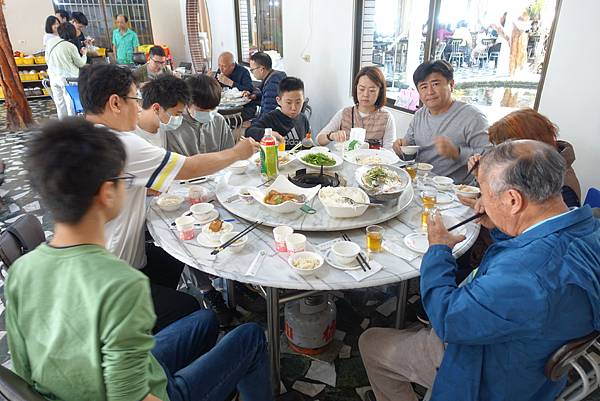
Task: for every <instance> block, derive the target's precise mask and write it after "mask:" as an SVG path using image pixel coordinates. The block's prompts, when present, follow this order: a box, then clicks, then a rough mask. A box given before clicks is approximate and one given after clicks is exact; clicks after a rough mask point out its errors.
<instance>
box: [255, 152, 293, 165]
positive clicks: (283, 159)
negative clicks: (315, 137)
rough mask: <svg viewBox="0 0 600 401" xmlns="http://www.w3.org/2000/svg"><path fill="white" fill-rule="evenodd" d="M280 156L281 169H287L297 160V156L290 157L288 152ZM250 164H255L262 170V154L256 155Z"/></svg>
mask: <svg viewBox="0 0 600 401" xmlns="http://www.w3.org/2000/svg"><path fill="white" fill-rule="evenodd" d="M278 155H279V168H281V167H285V166H287V165H288V164H290V163H291V162H293V161H294V160H296V156H295V155H290V154H289V153H288V152H281V153H280V154H279V153H278ZM250 162H251V163H254V165H255V166H258V167H259V169H260V152H258V153H255V154H254V156H252V157H251V158H250Z"/></svg>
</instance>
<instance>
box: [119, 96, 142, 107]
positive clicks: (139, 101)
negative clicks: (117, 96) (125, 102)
mask: <svg viewBox="0 0 600 401" xmlns="http://www.w3.org/2000/svg"><path fill="white" fill-rule="evenodd" d="M123 99H131V100H135V101H137V102H138V104H139V105H141V104H142V100H143V99H142V97H141V96H123Z"/></svg>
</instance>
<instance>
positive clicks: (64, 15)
mask: <svg viewBox="0 0 600 401" xmlns="http://www.w3.org/2000/svg"><path fill="white" fill-rule="evenodd" d="M56 14H58V15H60V18H65V21H68V20H69V17H70V16H71V15H70V14H69V12H68V11H67V10H62V9H61V10H56V12H55V13H54V15H56Z"/></svg>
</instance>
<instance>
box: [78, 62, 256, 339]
mask: <svg viewBox="0 0 600 401" xmlns="http://www.w3.org/2000/svg"><path fill="white" fill-rule="evenodd" d="M79 93H80V99H81V104H82V106H83V108H84V110H85V114H86V119H87V120H88V121H91V122H93V123H96V124H102V125H105V126H107V127H109V128H111V129H112V130H114V131H116V132H118V134H117V136H118V137H119V138H120V139H121V141H122V142H123V145H124V147H125V151H126V153H127V163H126V165H125V173H131V174H133V175H134V176H135V180H134V182H133V187H132V188H131V189H129V190H128V197H127V201H126V203H125V205H124V208H123V211H122V212H121V214H120V215H119V216H118V217H117V218H116V219H114V220H113V221H112V222H110V223H109V224H108V225H107V226H106V229H107V230H106V232H107V234H106V236H107V248H108V249H109V250H110V251H111V252H113V253H114V254H116V255H117V256H119V257H120V258H121V259H123V260H125V261H127V262H128V263H129V264H130V265H132V266H133V267H135V268H137V269H141V270H142V272H144V273H146V272H145V271H144V270H145V267H146V261H147V259H146V253H145V232H144V226H145V217H146V206H145V197H146V189H148V188H149V189H153V190H155V191H159V192H165V191H166V190H167V188H168V187H169V185H170V184H171V182H172V181H173V180H174V179H189V178H193V177H199V176H204V175H208V174H212V173H214V172H216V171H219V170H221V169H223V168H225V167H227V166H229V165H230V164H232V163H234V162H235V161H237V160H245V159H248V158H249V157H250V156H252V154H253V153H254V152H256V151H257V150H258V147H259V145H258V143H256V142H255V141H254V140H250V139H247V140H244V141H240V142H239V143H238V144H237V145H236V146H234V147H233V148H231V149H227V150H224V151H222V152H216V153H210V154H199V155H195V156H191V157H184V156H181V155H179V154H176V153H172V152H168V151H166V150H165V149H162V148H159V147H156V146H153V145H151V144H149V143H148V142H146V141H144V140H143V139H141V138H139V137H138V136H137V135H135V134H133V133H132V131H134V130H135V128H136V123H137V118H138V113H139V110H140V107H139V103H138V102H139V101H140V100H141V99H140V98H139V97H138V95H137V88H136V85H135V82H134V79H133V75H132V74H131V71H129V70H128V69H125V68H122V67H118V66H116V65H110V64H108V65H106V64H104V65H103V64H98V65H90V66H87V67H85V68H83V69H82V70H81V73H80V75H79ZM164 269H171V267H170V266H165V267H164ZM149 277H150V280H151V291H152V297H153V301H154V306H155V309H156V314H157V323H156V326H155V329H154V330H155V332H156V331H159V330H160V329H161V328H163V327H165V326H167V325H169V324H170V323H172V322H174V321H176V320H178V319H179V318H181V317H183V316H186V315H188V314H189V313H191V312H193V311H194V310H195V309H197V308H198V307H199V306H198V305H197V303H196V305H193V303H192V302H191V301H190V299H189V297H190V296H189V295H187V294H183V293H180V292H177V291H176V290H175V289H173V288H168V287H166V286H162V285H157V283H156V280H153V277H152V276H151V275H150V276H149ZM153 281H154V282H153ZM192 300H193V301H195V300H194V299H192ZM194 306H195V309H194Z"/></svg>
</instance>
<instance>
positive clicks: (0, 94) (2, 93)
mask: <svg viewBox="0 0 600 401" xmlns="http://www.w3.org/2000/svg"><path fill="white" fill-rule="evenodd" d="M0 99H4V92H3V91H2V87H0Z"/></svg>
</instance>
